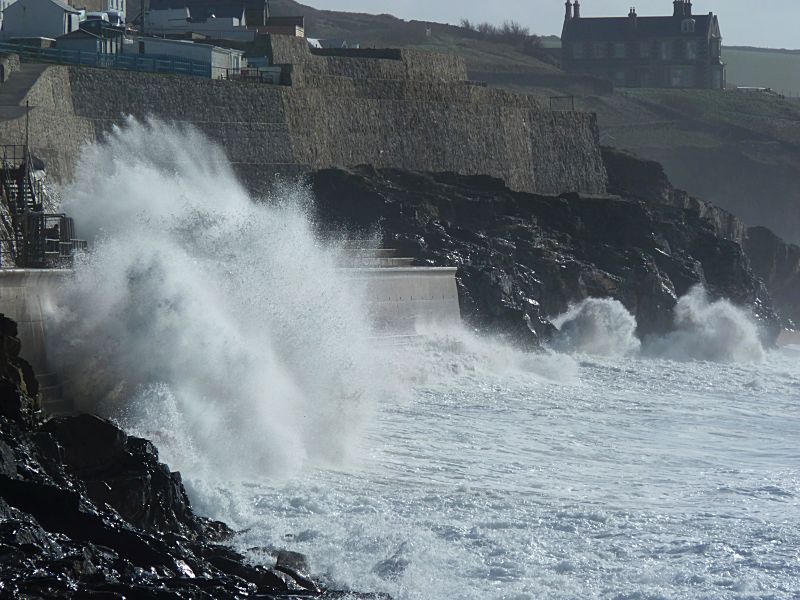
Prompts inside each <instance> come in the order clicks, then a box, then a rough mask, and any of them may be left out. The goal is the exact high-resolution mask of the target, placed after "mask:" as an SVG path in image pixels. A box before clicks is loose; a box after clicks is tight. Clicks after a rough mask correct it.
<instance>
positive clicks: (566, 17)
mask: <svg viewBox="0 0 800 600" xmlns="http://www.w3.org/2000/svg"><path fill="white" fill-rule="evenodd" d="M565 6H566V7H567V13H566V14H565V15H564V20H565V21H571V20H572V0H567V3H566V5H565Z"/></svg>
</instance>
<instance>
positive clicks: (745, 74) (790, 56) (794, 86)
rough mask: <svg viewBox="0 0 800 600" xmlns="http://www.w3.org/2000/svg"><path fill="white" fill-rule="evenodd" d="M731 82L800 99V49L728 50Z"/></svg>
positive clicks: (726, 58)
mask: <svg viewBox="0 0 800 600" xmlns="http://www.w3.org/2000/svg"><path fill="white" fill-rule="evenodd" d="M725 60H726V62H727V63H728V81H729V82H730V83H731V84H733V85H743V86H757V87H769V88H772V89H773V90H776V91H778V92H782V93H785V94H786V95H789V96H793V97H795V98H796V97H798V96H800V50H767V49H763V48H725Z"/></svg>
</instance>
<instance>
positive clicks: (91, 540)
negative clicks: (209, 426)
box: [0, 315, 379, 599]
mask: <svg viewBox="0 0 800 600" xmlns="http://www.w3.org/2000/svg"><path fill="white" fill-rule="evenodd" d="M35 390H37V386H36V381H35V377H34V376H33V371H32V370H31V368H30V366H29V365H28V364H27V363H26V362H25V361H24V360H23V359H22V358H20V344H19V340H18V339H17V338H16V325H15V324H14V323H13V322H12V321H10V320H9V319H7V318H5V317H4V316H2V315H0V597H2V598H20V597H25V598H82V597H87V598H88V597H91V598H123V597H127V598H247V597H253V598H276V599H280V598H284V599H287V598H299V597H303V598H308V597H322V596H324V597H326V598H344V597H348V598H365V599H366V598H378V597H379V596H373V595H369V594H366V595H365V594H352V593H350V594H349V595H348V593H347V592H335V591H330V590H323V588H322V586H321V585H320V584H318V583H317V582H316V581H315V580H313V579H312V578H311V577H309V576H308V575H307V574H306V571H307V563H306V562H305V559H304V557H303V556H302V555H296V554H294V553H288V552H285V553H282V554H281V555H280V556H281V557H282V558H280V560H279V561H277V562H276V564H275V566H274V567H273V568H271V567H267V566H259V565H251V564H248V562H247V561H246V560H245V558H244V556H242V555H241V554H239V553H237V552H235V551H234V550H232V549H231V548H229V547H227V546H225V545H224V544H222V543H220V542H222V541H224V540H225V539H226V538H228V537H230V536H231V531H230V529H228V527H227V526H225V525H224V524H223V523H219V522H215V521H209V520H207V519H203V518H201V517H199V516H197V515H195V514H194V512H193V511H192V508H191V505H190V503H189V500H188V498H187V496H186V492H185V490H184V488H183V484H182V483H181V478H180V475H179V474H178V473H173V472H170V470H169V468H168V467H167V466H166V465H164V464H162V463H160V462H159V461H158V452H157V450H156V449H155V447H154V446H153V445H152V444H151V443H150V442H148V441H147V440H143V439H140V438H136V437H131V436H128V435H126V434H125V432H124V431H122V430H121V429H119V427H117V426H116V425H115V424H113V423H111V422H109V421H106V420H103V419H99V418H97V417H93V416H90V415H78V416H70V417H58V418H55V419H51V420H49V421H47V420H45V419H44V418H43V416H42V414H41V413H40V412H39V411H38V410H37V407H36V394H35Z"/></svg>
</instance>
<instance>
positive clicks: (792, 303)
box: [744, 227, 800, 329]
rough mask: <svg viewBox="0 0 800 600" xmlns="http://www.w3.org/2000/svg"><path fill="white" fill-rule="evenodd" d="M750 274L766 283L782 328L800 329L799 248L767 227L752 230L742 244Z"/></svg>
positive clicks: (752, 228)
mask: <svg viewBox="0 0 800 600" xmlns="http://www.w3.org/2000/svg"><path fill="white" fill-rule="evenodd" d="M744 247H745V250H746V251H747V256H748V257H749V259H750V263H751V264H752V265H753V271H754V272H755V273H756V275H758V276H759V277H761V278H762V279H763V280H764V282H765V283H766V284H767V287H768V288H769V291H770V293H771V294H772V298H773V300H774V302H775V305H776V306H777V307H778V310H779V311H780V313H781V315H783V316H784V317H785V319H786V321H785V323H784V324H785V325H786V326H787V327H789V328H792V329H795V328H797V327H800V246H796V245H795V244H787V243H786V242H784V241H783V240H782V239H781V238H779V237H778V236H777V235H775V234H774V233H772V231H770V230H769V229H767V228H766V227H751V228H749V229H748V230H747V238H746V239H745V243H744Z"/></svg>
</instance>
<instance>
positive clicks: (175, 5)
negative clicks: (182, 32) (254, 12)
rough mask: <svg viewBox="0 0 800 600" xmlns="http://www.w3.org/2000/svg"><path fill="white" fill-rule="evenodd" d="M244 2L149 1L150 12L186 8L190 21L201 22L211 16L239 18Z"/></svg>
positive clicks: (202, 0)
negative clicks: (190, 16) (190, 17)
mask: <svg viewBox="0 0 800 600" xmlns="http://www.w3.org/2000/svg"><path fill="white" fill-rule="evenodd" d="M248 5H249V3H248V2H247V1H246V0H150V10H169V9H181V8H188V9H189V12H190V13H191V15H192V19H195V20H203V19H207V18H208V17H210V16H211V15H214V16H216V17H218V18H236V19H239V18H241V16H242V14H243V13H244V9H245V6H248Z"/></svg>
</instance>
